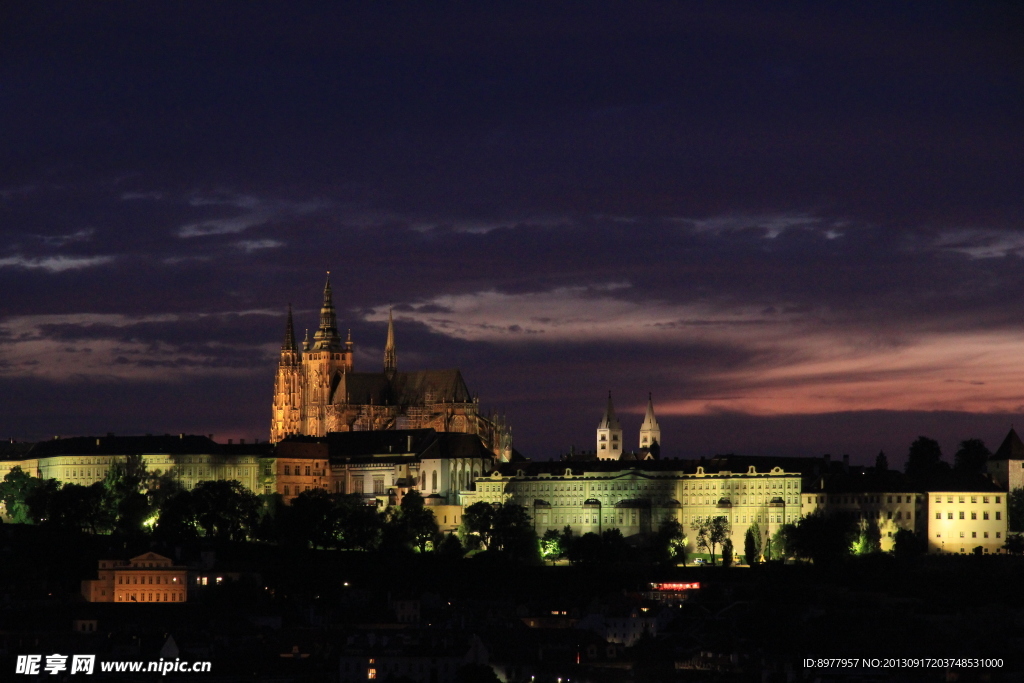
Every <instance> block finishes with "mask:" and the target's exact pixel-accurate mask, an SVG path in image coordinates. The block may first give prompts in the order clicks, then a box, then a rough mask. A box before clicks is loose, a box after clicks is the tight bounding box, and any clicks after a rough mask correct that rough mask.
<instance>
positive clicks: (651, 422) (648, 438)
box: [640, 394, 661, 449]
mask: <svg viewBox="0 0 1024 683" xmlns="http://www.w3.org/2000/svg"><path fill="white" fill-rule="evenodd" d="M655 444H657V446H658V447H660V446H661V427H659V426H658V419H657V418H656V417H654V401H653V400H652V399H651V395H650V394H647V414H646V415H644V423H643V424H642V425H640V448H650V449H654V447H655Z"/></svg>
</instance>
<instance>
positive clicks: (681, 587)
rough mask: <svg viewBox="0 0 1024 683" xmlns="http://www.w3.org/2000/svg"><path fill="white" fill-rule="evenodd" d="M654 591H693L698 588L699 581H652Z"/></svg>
mask: <svg viewBox="0 0 1024 683" xmlns="http://www.w3.org/2000/svg"><path fill="white" fill-rule="evenodd" d="M651 588H653V589H654V590H656V591H695V590H700V583H699V582H698V583H652V584H651Z"/></svg>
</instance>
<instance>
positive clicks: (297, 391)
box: [270, 304, 303, 443]
mask: <svg viewBox="0 0 1024 683" xmlns="http://www.w3.org/2000/svg"><path fill="white" fill-rule="evenodd" d="M302 393H303V392H302V357H301V356H300V355H299V349H298V347H297V346H296V345H295V325H294V324H292V306H291V304H288V322H287V324H286V325H285V330H284V343H283V344H281V359H280V360H279V361H278V362H277V379H276V381H275V383H274V406H273V410H272V411H271V418H270V440H271V441H272V442H275V443H276V442H278V441H280V440H281V439H283V438H284V437H286V436H288V435H289V434H299V433H301V431H302Z"/></svg>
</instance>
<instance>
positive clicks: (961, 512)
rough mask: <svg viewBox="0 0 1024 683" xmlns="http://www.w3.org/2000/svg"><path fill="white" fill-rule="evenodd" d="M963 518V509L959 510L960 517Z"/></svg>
mask: <svg viewBox="0 0 1024 683" xmlns="http://www.w3.org/2000/svg"><path fill="white" fill-rule="evenodd" d="M963 518H964V511H963V510H961V511H960V519H963Z"/></svg>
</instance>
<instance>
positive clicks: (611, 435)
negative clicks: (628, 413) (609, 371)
mask: <svg viewBox="0 0 1024 683" xmlns="http://www.w3.org/2000/svg"><path fill="white" fill-rule="evenodd" d="M597 457H598V459H599V460H618V459H619V458H620V457H622V427H621V426H619V420H618V418H617V417H615V408H613V407H612V392H610V391H609V392H608V407H607V408H606V409H605V411H604V417H602V418H601V422H599V423H598V425H597Z"/></svg>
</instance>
